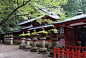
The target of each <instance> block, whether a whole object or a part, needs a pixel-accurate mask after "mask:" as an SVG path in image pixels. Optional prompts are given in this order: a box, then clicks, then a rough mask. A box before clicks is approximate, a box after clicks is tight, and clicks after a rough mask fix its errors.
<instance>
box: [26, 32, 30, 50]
mask: <svg viewBox="0 0 86 58" xmlns="http://www.w3.org/2000/svg"><path fill="white" fill-rule="evenodd" d="M26 36H27V39H26V41H27V42H26V43H27V44H26V46H25V49H30V48H31V46H30V40H31V39H30V31H28V33H27V34H26Z"/></svg>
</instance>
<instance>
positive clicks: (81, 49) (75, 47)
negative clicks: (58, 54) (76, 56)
mask: <svg viewBox="0 0 86 58" xmlns="http://www.w3.org/2000/svg"><path fill="white" fill-rule="evenodd" d="M66 48H67V49H69V50H70V51H71V50H72V49H73V50H74V51H75V52H76V51H77V50H80V51H81V52H83V51H84V50H86V47H81V46H66Z"/></svg>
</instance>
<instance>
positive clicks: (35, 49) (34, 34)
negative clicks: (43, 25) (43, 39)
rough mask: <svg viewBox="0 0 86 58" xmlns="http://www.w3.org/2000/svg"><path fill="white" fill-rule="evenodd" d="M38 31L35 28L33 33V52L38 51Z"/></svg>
mask: <svg viewBox="0 0 86 58" xmlns="http://www.w3.org/2000/svg"><path fill="white" fill-rule="evenodd" d="M37 35H38V34H37V32H36V30H34V32H33V33H32V37H33V38H32V40H33V46H32V47H31V52H37V50H38V48H37V47H36V41H37V40H38V39H37Z"/></svg>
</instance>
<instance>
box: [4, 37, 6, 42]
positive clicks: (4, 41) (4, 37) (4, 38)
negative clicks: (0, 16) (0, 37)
mask: <svg viewBox="0 0 86 58" xmlns="http://www.w3.org/2000/svg"><path fill="white" fill-rule="evenodd" d="M4 43H6V35H4Z"/></svg>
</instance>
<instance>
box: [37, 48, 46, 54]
mask: <svg viewBox="0 0 86 58" xmlns="http://www.w3.org/2000/svg"><path fill="white" fill-rule="evenodd" d="M39 53H47V48H39Z"/></svg>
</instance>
